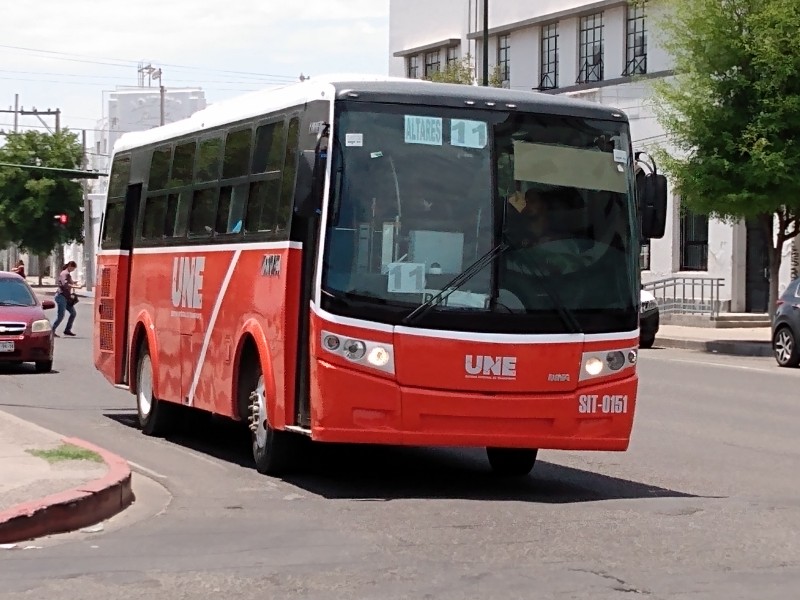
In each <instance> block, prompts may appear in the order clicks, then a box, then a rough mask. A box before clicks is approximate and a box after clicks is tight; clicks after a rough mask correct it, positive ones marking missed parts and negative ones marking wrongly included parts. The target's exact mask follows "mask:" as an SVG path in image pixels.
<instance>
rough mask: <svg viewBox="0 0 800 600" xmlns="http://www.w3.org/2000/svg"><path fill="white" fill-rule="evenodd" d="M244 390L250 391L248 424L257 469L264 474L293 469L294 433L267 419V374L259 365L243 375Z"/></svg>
mask: <svg viewBox="0 0 800 600" xmlns="http://www.w3.org/2000/svg"><path fill="white" fill-rule="evenodd" d="M242 377H243V381H242V384H243V385H242V386H241V387H240V389H241V390H242V393H244V394H247V395H246V399H247V426H248V428H249V430H250V440H251V444H252V448H253V460H254V461H255V463H256V470H257V471H258V472H259V473H261V474H263V475H279V474H282V473H286V472H287V471H290V470H291V469H292V467H293V466H294V458H295V456H296V454H297V452H296V448H295V445H296V444H295V442H296V440H295V439H294V435H293V434H291V433H289V432H287V431H279V430H277V429H273V427H272V426H271V425H270V424H269V419H268V418H267V393H266V386H265V385H264V375H263V373H262V372H261V369H260V368H259V367H258V366H251V367H250V368H248V369H246V370H245V371H244V372H243V374H242Z"/></svg>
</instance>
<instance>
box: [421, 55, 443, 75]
mask: <svg viewBox="0 0 800 600" xmlns="http://www.w3.org/2000/svg"><path fill="white" fill-rule="evenodd" d="M440 65H441V63H440V62H439V51H438V50H434V51H433V52H426V53H425V78H426V79H427V78H429V77H430V76H431V75H433V74H434V73H438V72H439V66H440Z"/></svg>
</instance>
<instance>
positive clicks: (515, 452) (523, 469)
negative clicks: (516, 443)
mask: <svg viewBox="0 0 800 600" xmlns="http://www.w3.org/2000/svg"><path fill="white" fill-rule="evenodd" d="M538 453H539V451H538V450H529V449H527V448H487V449H486V457H487V458H488V459H489V464H490V465H491V466H492V470H493V471H494V472H495V473H496V474H497V475H501V476H504V477H524V476H526V475H527V474H528V473H530V472H531V469H533V465H534V464H535V463H536V455H537V454H538Z"/></svg>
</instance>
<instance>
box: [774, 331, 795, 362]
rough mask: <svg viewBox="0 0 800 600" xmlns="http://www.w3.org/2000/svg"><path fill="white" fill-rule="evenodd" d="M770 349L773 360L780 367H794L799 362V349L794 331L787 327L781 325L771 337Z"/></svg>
mask: <svg viewBox="0 0 800 600" xmlns="http://www.w3.org/2000/svg"><path fill="white" fill-rule="evenodd" d="M772 351H773V352H774V353H775V360H776V361H778V364H779V365H780V366H782V367H796V366H797V365H798V364H800V351H798V348H797V341H796V340H795V337H794V333H792V330H791V329H790V328H789V327H781V328H780V329H778V330H777V331H776V332H775V335H774V336H773V338H772Z"/></svg>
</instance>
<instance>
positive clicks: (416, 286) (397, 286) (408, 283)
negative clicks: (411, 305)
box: [387, 263, 425, 294]
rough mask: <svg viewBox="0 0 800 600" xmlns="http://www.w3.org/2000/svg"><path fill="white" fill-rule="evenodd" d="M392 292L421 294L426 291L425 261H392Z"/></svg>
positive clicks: (389, 288)
mask: <svg viewBox="0 0 800 600" xmlns="http://www.w3.org/2000/svg"><path fill="white" fill-rule="evenodd" d="M388 283H389V285H388V290H387V291H389V292H391V293H398V294H420V293H422V292H423V291H425V263H391V264H390V265H389V282H388Z"/></svg>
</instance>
